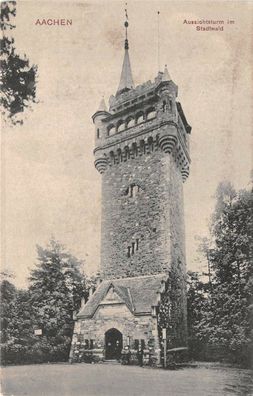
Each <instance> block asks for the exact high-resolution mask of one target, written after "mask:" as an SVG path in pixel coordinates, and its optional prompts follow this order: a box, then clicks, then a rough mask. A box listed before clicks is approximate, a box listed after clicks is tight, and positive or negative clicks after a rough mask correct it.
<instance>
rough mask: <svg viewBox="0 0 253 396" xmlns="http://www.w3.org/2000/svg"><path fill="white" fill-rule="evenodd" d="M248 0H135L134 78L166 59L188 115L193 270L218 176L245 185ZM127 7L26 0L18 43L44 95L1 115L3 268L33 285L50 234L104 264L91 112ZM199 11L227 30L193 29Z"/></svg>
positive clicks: (109, 76) (114, 75) (110, 79)
mask: <svg viewBox="0 0 253 396" xmlns="http://www.w3.org/2000/svg"><path fill="white" fill-rule="evenodd" d="M252 4H253V3H252V2H247V1H218V2H215V1H200V2H198V1H178V0H177V1H145V2H143V1H128V16H129V46H130V50H129V53H130V60H131V66H132V72H133V77H134V81H135V84H136V85H138V84H141V83H144V82H145V81H147V80H154V78H155V76H156V75H157V73H158V70H159V69H162V70H163V68H164V65H165V64H167V65H168V69H169V72H170V75H171V77H172V80H173V81H174V82H175V83H176V84H177V85H178V88H179V94H178V100H179V101H180V102H181V104H182V107H183V109H184V112H185V115H186V117H187V121H188V123H189V124H190V125H191V126H192V134H191V160H192V163H191V170H190V176H189V178H188V180H187V182H186V183H185V184H184V205H185V225H186V249H187V267H188V269H191V270H198V269H200V264H199V263H198V260H197V259H198V253H197V249H198V242H197V240H196V236H207V235H208V232H209V231H208V224H209V219H210V216H211V213H212V211H213V208H214V204H215V199H214V194H215V190H216V188H217V185H218V183H219V182H221V181H223V180H225V179H227V180H230V181H231V182H232V183H233V184H234V186H235V187H236V188H238V189H239V188H244V187H247V186H248V185H249V180H250V170H251V168H252V135H251V131H252V124H253V123H252V114H253V113H252V102H253V95H252V86H253V84H252V83H253V81H252V79H253V78H252V63H253V59H252V58H253V55H252V54H253V51H252V44H253V39H252V37H253V34H252V33H253V32H252V26H253V23H252V22H253V21H252V15H253V13H252ZM124 8H125V3H124V2H121V1H110V0H107V1H102V0H100V1H71V2H68V1H38V0H36V1H35V0H34V1H20V2H18V6H17V16H16V29H15V32H14V33H13V34H14V36H15V43H16V48H17V49H18V52H19V53H20V54H26V55H27V56H28V58H29V59H30V62H31V63H32V64H36V65H38V83H37V99H38V103H37V104H35V105H34V106H33V108H32V111H26V112H25V115H24V124H23V125H22V126H15V127H10V126H8V125H6V124H4V122H2V130H3V133H2V142H1V143H2V187H3V198H2V208H3V216H2V227H1V230H2V249H1V252H2V268H8V269H9V270H10V271H12V272H13V273H14V274H15V279H14V283H15V284H16V285H17V286H18V287H26V286H27V277H28V275H29V271H30V269H31V268H33V266H34V265H35V263H36V257H37V253H36V244H38V245H40V246H45V245H46V244H47V243H48V241H49V239H50V237H51V236H54V237H55V238H56V239H57V240H59V241H61V242H62V243H63V244H64V245H65V246H66V248H67V249H68V250H70V251H71V252H72V253H73V254H74V255H76V256H77V257H78V258H80V259H83V260H84V261H85V263H84V270H85V272H87V273H88V274H92V273H93V272H96V271H97V269H98V266H99V256H100V215H101V176H100V174H99V173H98V172H97V171H96V170H95V167H94V158H93V149H94V135H95V130H94V126H93V124H92V120H91V116H92V114H94V113H95V111H96V110H97V108H98V105H99V102H100V100H101V97H102V96H103V95H104V97H105V100H106V101H107V103H108V99H109V97H110V95H111V94H115V93H116V90H117V87H118V84H119V79H120V72H121V66H122V61H123V55H124V50H123V45H124V27H123V23H124ZM158 10H159V11H160V17H159V18H160V22H159V32H160V33H159V46H160V59H159V61H158V55H157V54H158V29H157V11H158ZM43 18H46V19H48V18H52V19H57V18H60V19H63V18H66V19H72V25H71V26H57V25H56V26H45V25H35V23H36V21H37V19H40V20H42V19H43ZM196 19H208V20H210V19H212V20H224V21H225V25H224V31H197V30H196V26H195V25H192V24H187V23H184V21H185V20H187V21H189V20H196ZM228 19H229V20H230V21H234V23H232V24H227V20H228ZM159 65H160V66H159Z"/></svg>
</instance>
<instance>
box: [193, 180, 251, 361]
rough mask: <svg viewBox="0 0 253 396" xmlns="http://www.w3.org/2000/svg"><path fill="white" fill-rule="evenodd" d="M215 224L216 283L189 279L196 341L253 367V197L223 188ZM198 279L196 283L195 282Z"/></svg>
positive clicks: (210, 255) (211, 253) (209, 252)
mask: <svg viewBox="0 0 253 396" xmlns="http://www.w3.org/2000/svg"><path fill="white" fill-rule="evenodd" d="M216 198H217V204H216V208H215V212H214V215H213V217H212V223H211V238H210V241H209V244H205V245H204V246H205V248H204V252H205V254H206V257H207V259H208V262H209V266H210V270H211V284H210V282H208V283H207V284H206V285H203V284H201V282H200V281H199V279H197V278H196V276H195V279H193V278H192V275H191V279H190V287H189V290H188V315H189V311H190V315H189V320H190V329H191V331H192V334H190V336H193V337H194V338H195V340H197V341H199V342H200V343H205V344H211V345H216V346H218V347H220V348H223V349H224V350H225V351H226V352H227V356H229V357H230V360H232V361H235V362H239V363H242V364H248V365H249V364H250V363H249V359H250V353H251V352H252V340H253V333H252V328H253V327H252V324H253V322H252V311H253V310H252V308H253V296H252V291H253V287H252V286H253V272H252V249H251V248H252V229H253V215H252V208H253V197H252V193H251V192H250V191H246V190H242V191H239V192H236V191H235V190H234V188H233V187H232V185H231V184H229V183H223V184H220V185H219V187H218V189H217V194H216ZM196 280H197V282H196Z"/></svg>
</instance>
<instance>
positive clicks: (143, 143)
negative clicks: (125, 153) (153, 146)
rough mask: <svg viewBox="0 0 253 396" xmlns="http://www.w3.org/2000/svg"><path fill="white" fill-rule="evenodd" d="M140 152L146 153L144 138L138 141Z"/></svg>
mask: <svg viewBox="0 0 253 396" xmlns="http://www.w3.org/2000/svg"><path fill="white" fill-rule="evenodd" d="M140 153H141V154H146V145H145V141H144V140H141V141H140Z"/></svg>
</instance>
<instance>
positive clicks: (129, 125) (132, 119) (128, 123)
mask: <svg viewBox="0 0 253 396" xmlns="http://www.w3.org/2000/svg"><path fill="white" fill-rule="evenodd" d="M134 125H135V120H134V118H133V117H131V118H129V119H128V120H127V122H126V127H127V128H132V127H133V126H134Z"/></svg>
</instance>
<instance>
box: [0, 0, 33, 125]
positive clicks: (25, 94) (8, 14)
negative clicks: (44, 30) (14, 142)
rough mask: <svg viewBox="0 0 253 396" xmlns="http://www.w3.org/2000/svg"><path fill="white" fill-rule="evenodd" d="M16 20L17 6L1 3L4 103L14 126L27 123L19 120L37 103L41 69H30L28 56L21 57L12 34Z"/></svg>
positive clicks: (0, 86) (0, 84)
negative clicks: (38, 74)
mask: <svg viewBox="0 0 253 396" xmlns="http://www.w3.org/2000/svg"><path fill="white" fill-rule="evenodd" d="M15 16H16V2H15V1H4V2H2V3H1V14H0V24H1V30H2V33H3V34H2V38H1V40H0V48H1V51H0V54H1V59H0V68H1V80H0V90H1V97H0V103H1V107H2V110H1V112H2V114H3V115H4V116H5V118H7V119H9V120H10V121H11V122H12V124H16V123H20V124H22V123H23V120H22V119H19V118H18V117H17V115H18V114H20V113H22V112H23V111H24V110H25V108H28V107H30V106H31V103H35V97H36V76H37V66H35V65H32V66H31V65H30V62H29V59H27V58H26V56H24V57H21V56H20V55H19V54H17V52H16V48H15V41H14V38H13V37H10V32H9V31H10V30H11V29H14V28H15V25H14V24H13V22H12V20H13V18H14V17H15Z"/></svg>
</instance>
